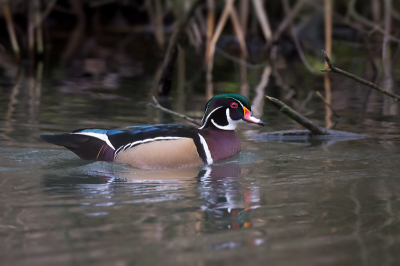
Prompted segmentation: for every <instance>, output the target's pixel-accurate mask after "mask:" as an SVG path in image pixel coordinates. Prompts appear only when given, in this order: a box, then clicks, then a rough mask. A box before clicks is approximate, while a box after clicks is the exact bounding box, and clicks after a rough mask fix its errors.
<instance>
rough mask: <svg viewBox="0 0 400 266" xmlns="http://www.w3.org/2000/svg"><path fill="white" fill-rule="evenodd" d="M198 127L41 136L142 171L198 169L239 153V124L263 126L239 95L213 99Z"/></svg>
mask: <svg viewBox="0 0 400 266" xmlns="http://www.w3.org/2000/svg"><path fill="white" fill-rule="evenodd" d="M201 121H202V125H201V126H200V127H199V128H195V127H192V126H185V125H174V124H166V125H147V126H130V127H126V128H120V129H112V130H105V129H80V130H76V131H73V132H71V133H69V134H60V135H52V134H51V135H50V134H49V135H48V134H44V135H41V136H40V139H41V140H43V141H46V142H49V143H52V144H55V145H58V146H64V147H66V148H67V149H69V150H71V151H72V152H74V153H75V154H77V155H78V156H79V157H81V158H82V159H85V160H95V161H108V162H116V163H124V164H130V165H131V166H133V167H137V168H143V169H160V168H174V167H180V166H199V165H204V164H212V163H214V162H217V161H220V160H223V159H226V158H229V157H231V156H234V155H235V154H237V153H239V152H240V141H239V138H238V136H237V135H236V133H235V128H236V125H237V124H238V123H239V122H241V121H247V122H251V123H255V124H258V125H264V124H263V122H262V121H261V120H260V119H257V118H255V117H254V116H253V115H252V113H251V106H250V102H249V101H248V100H247V98H246V97H244V96H242V95H239V94H222V95H217V96H214V97H212V98H211V99H210V100H209V101H208V102H207V104H206V107H205V113H204V116H203V119H202V120H201Z"/></svg>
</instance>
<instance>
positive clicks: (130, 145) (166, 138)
mask: <svg viewBox="0 0 400 266" xmlns="http://www.w3.org/2000/svg"><path fill="white" fill-rule="evenodd" d="M174 139H186V138H181V137H156V138H153V139H144V140H138V141H135V142H132V143H128V144H126V145H125V146H121V147H119V148H118V150H117V151H116V152H114V159H115V158H117V156H118V153H119V152H120V151H121V149H122V150H123V151H125V150H126V149H130V148H132V147H133V146H135V145H139V144H143V143H147V142H152V141H157V140H174Z"/></svg>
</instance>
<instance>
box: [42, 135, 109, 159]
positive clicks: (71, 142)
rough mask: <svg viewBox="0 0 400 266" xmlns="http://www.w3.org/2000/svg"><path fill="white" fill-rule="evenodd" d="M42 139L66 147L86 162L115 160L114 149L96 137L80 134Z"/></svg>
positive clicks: (43, 136)
mask: <svg viewBox="0 0 400 266" xmlns="http://www.w3.org/2000/svg"><path fill="white" fill-rule="evenodd" d="M40 139H41V140H42V141H45V142H48V143H52V144H55V145H58V146H64V147H65V148H67V149H69V150H70V151H72V152H73V153H75V154H76V155H78V156H79V157H80V158H82V159H84V160H95V161H108V162H112V161H113V160H114V149H112V148H111V147H110V146H108V145H107V143H106V142H104V141H102V140H100V139H98V138H95V137H91V136H86V135H79V134H60V135H53V134H43V135H40Z"/></svg>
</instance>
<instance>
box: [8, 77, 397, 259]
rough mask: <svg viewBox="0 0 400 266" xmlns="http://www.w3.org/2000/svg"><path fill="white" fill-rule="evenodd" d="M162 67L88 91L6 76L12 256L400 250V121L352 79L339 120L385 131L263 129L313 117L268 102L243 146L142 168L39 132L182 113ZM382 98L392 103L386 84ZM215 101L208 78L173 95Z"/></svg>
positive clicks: (326, 254)
mask: <svg viewBox="0 0 400 266" xmlns="http://www.w3.org/2000/svg"><path fill="white" fill-rule="evenodd" d="M151 81H152V77H151V76H144V77H142V78H138V79H133V80H132V79H131V80H122V81H121V84H120V85H119V89H116V90H87V91H82V92H80V93H77V92H76V91H75V92H71V91H70V89H71V88H73V87H74V85H69V86H66V85H65V86H61V85H59V83H57V82H56V81H52V80H46V79H45V80H44V81H43V86H42V87H41V90H40V91H38V90H37V89H36V90H33V92H35V93H37V95H36V97H33V96H32V94H29V93H30V92H32V90H31V89H30V87H29V81H28V80H27V79H25V78H24V79H22V82H21V84H20V86H19V87H18V88H17V89H16V88H15V87H13V86H6V85H4V86H3V87H2V88H1V94H0V96H1V98H0V117H1V120H0V122H1V128H0V246H1V247H2V248H1V249H0V260H1V261H2V263H1V264H2V265H85V264H88V263H96V264H97V265H131V264H137V265H160V264H164V265H214V264H215V265H244V264H245V265H257V264H271V265H288V264H291V265H334V264H335V265H377V264H379V265H397V264H398V263H399V261H400V255H399V253H398V252H397V251H398V249H399V248H400V224H399V218H400V217H399V211H400V175H399V170H400V166H399V163H398V162H399V159H400V145H399V144H400V142H399V139H400V138H399V132H400V130H399V126H398V123H397V120H396V119H395V118H390V117H383V116H382V115H381V113H380V109H379V107H376V108H375V109H372V110H369V111H368V112H367V113H365V114H364V116H361V111H360V108H359V107H355V106H354V105H353V104H349V103H347V104H345V103H344V102H343V101H341V97H343V96H342V95H343V94H342V92H344V91H346V90H348V89H349V88H346V87H343V88H339V89H338V90H339V93H338V94H337V95H336V96H335V95H334V97H333V102H334V103H335V102H336V106H337V108H338V109H339V110H338V112H339V113H340V114H341V115H342V121H341V122H340V124H339V126H338V127H337V128H336V129H339V130H347V131H353V132H357V133H368V134H370V135H371V136H372V138H368V139H360V140H351V141H342V142H313V143H304V142H303V143H300V144H292V143H274V142H262V141H253V140H249V139H248V138H247V137H248V136H252V135H254V134H258V133H261V132H267V131H273V130H283V129H298V128H299V127H298V126H296V125H295V124H294V123H293V122H292V121H290V120H289V119H287V118H285V117H284V116H283V115H282V114H279V113H278V112H277V111H276V110H275V109H274V107H272V106H270V105H268V104H267V103H265V104H264V106H263V108H262V113H263V115H262V117H261V118H262V120H263V121H265V122H266V126H265V127H264V128H262V127H258V126H256V125H250V124H244V123H242V124H240V126H239V128H238V130H237V131H238V133H239V135H240V138H241V140H242V150H243V151H242V152H241V154H240V155H238V156H236V157H234V158H232V159H229V160H227V161H226V162H223V163H219V164H216V165H211V166H207V167H200V168H184V169H175V170H168V171H142V170H138V169H132V168H130V167H127V166H124V165H117V164H112V163H106V162H88V161H83V160H81V159H79V158H77V157H76V156H75V155H74V154H72V153H71V152H69V151H67V150H64V149H59V148H58V147H54V146H51V145H49V144H47V143H41V142H40V141H39V139H38V136H39V134H40V133H45V132H51V133H61V132H69V131H71V130H74V129H78V128H85V127H100V128H113V127H122V126H128V125H140V124H153V123H165V122H171V121H173V120H172V118H171V117H169V116H168V115H165V114H161V113H159V111H157V110H154V109H151V108H150V107H148V106H147V102H148V101H150V97H151V92H150V91H151ZM337 82H338V83H340V82H341V81H340V80H339V81H337ZM231 84H235V83H234V82H233V81H232V83H231ZM236 86H238V85H236ZM336 88H337V87H336ZM316 89H320V88H318V87H316ZM219 90H221V92H223V85H220V87H219ZM254 94H255V93H254V92H252V90H251V93H250V97H249V98H250V100H252V99H253V98H254ZM359 94H360V91H359V90H358V91H357V90H355V92H354V93H352V94H351V95H349V96H348V98H347V99H350V98H352V99H362V97H361V96H360V95H359ZM30 95H31V96H30ZM185 98H186V99H185ZM32 99H35V100H34V101H33V100H32ZM374 99H378V100H376V101H374V102H372V104H374V105H373V106H380V103H381V98H379V95H378V96H375V98H374ZM205 101H206V99H205V97H204V96H199V95H198V94H196V93H194V92H192V93H188V95H186V97H178V95H176V93H173V97H172V100H171V102H169V103H164V105H167V106H168V104H169V107H170V108H172V109H174V110H179V111H185V112H188V113H195V114H196V113H197V114H198V113H201V112H202V111H203V108H204V103H205ZM354 101H355V102H357V100H354ZM359 101H361V100H359ZM307 107H308V108H309V109H310V110H314V111H315V113H314V114H312V115H311V118H312V119H313V120H314V121H317V122H318V123H319V124H321V125H323V124H324V122H323V118H324V106H323V103H322V102H321V101H320V100H318V99H316V98H313V100H312V101H311V102H310V103H309V104H308V105H307Z"/></svg>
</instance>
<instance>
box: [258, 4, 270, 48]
mask: <svg viewBox="0 0 400 266" xmlns="http://www.w3.org/2000/svg"><path fill="white" fill-rule="evenodd" d="M253 7H254V12H255V13H256V16H257V19H258V22H259V23H260V26H261V30H262V32H263V34H264V38H265V40H266V42H267V43H270V42H271V41H272V31H271V27H270V25H269V21H268V16H267V12H266V11H265V9H264V5H263V1H261V0H253Z"/></svg>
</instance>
